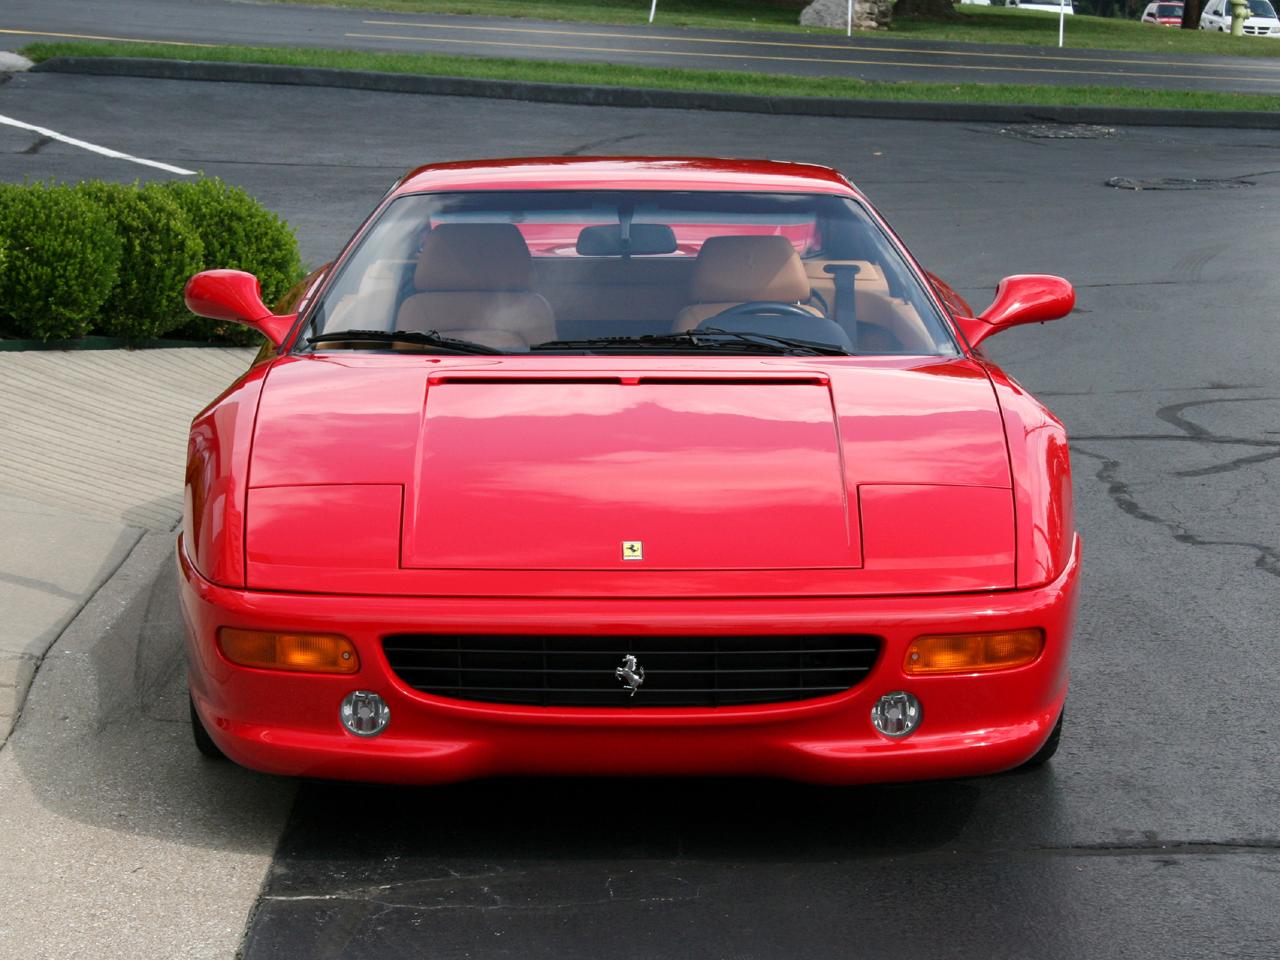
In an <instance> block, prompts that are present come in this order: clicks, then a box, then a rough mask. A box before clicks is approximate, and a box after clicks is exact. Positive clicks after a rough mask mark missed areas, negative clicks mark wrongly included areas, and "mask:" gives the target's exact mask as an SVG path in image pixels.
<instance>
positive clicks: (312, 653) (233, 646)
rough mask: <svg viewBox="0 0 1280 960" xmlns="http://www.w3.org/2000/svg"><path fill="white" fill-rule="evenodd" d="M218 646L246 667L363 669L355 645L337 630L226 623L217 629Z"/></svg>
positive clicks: (314, 670)
mask: <svg viewBox="0 0 1280 960" xmlns="http://www.w3.org/2000/svg"><path fill="white" fill-rule="evenodd" d="M218 646H219V647H220V648H221V649H222V652H223V654H224V655H225V656H226V658H227V659H228V660H230V661H231V662H232V663H238V664H240V665H241V666H243V667H260V668H262V669H264V670H305V671H308V672H310V673H355V672H356V671H357V670H359V669H360V658H359V657H358V656H357V655H356V648H355V647H354V646H353V645H352V643H351V641H350V640H348V639H347V638H346V637H340V636H338V635H337V634H336V633H278V632H275V631H270V630H236V629H233V628H231V627H223V628H222V629H220V630H219V631H218Z"/></svg>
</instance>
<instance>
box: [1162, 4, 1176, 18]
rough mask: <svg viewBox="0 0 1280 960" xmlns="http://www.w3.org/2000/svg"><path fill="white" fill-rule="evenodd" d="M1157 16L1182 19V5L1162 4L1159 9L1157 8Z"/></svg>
mask: <svg viewBox="0 0 1280 960" xmlns="http://www.w3.org/2000/svg"><path fill="white" fill-rule="evenodd" d="M1156 16H1157V17H1166V18H1173V17H1181V16H1182V4H1180V3H1162V4H1160V5H1159V6H1158V7H1156Z"/></svg>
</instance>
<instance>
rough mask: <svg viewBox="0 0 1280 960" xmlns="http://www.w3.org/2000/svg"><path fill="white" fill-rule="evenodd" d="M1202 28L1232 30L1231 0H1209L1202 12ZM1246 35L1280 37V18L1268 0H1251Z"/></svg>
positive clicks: (1225, 31) (1222, 30)
mask: <svg viewBox="0 0 1280 960" xmlns="http://www.w3.org/2000/svg"><path fill="white" fill-rule="evenodd" d="M1200 29H1201V30H1218V31H1220V32H1222V33H1230V32H1231V0H1209V2H1208V3H1207V4H1205V8H1204V10H1202V11H1201V12H1200ZM1244 32H1245V36H1250V37H1280V19H1278V18H1277V17H1276V11H1275V8H1274V7H1272V6H1271V4H1270V2H1268V0H1249V19H1247V20H1245V22H1244Z"/></svg>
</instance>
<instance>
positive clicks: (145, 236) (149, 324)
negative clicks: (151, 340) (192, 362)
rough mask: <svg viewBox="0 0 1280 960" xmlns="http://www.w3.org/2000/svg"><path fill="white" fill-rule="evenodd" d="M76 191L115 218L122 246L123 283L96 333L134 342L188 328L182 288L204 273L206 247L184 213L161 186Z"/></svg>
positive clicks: (88, 186)
mask: <svg viewBox="0 0 1280 960" xmlns="http://www.w3.org/2000/svg"><path fill="white" fill-rule="evenodd" d="M78 189H79V191H80V192H81V193H82V194H83V195H84V196H86V197H88V198H89V199H90V200H92V201H93V202H95V203H97V204H98V206H100V207H101V208H102V209H103V210H104V211H105V212H106V213H107V215H108V216H109V217H111V219H112V220H113V222H114V223H115V226H116V232H117V233H119V235H120V242H121V253H122V256H121V260H120V270H119V278H118V280H117V282H116V285H115V288H114V289H113V290H112V291H111V295H110V296H109V297H108V298H107V301H106V303H104V304H103V305H102V309H101V311H100V314H99V322H98V323H97V324H96V325H95V329H96V330H98V331H100V332H102V333H105V334H108V335H109V336H113V337H126V338H130V339H135V338H146V337H158V336H160V335H162V334H165V333H168V332H169V331H170V330H174V329H176V328H178V327H180V326H182V325H183V324H185V323H186V322H187V321H188V320H189V319H190V317H191V314H190V313H189V312H188V311H187V308H186V305H185V304H184V303H183V301H182V288H183V286H184V285H185V284H186V282H187V278H188V277H190V276H191V275H192V274H193V273H195V272H197V271H198V270H199V269H200V265H201V262H202V259H201V258H202V255H203V253H204V245H203V244H202V243H201V242H200V237H199V235H198V234H197V233H196V231H195V228H194V227H193V226H192V225H191V221H190V220H189V219H188V218H187V215H186V213H184V212H183V209H182V207H180V206H179V205H178V203H177V202H176V201H175V200H174V199H173V197H172V196H171V195H170V194H169V193H168V192H166V191H165V190H164V189H163V188H161V187H160V186H159V185H157V184H151V185H148V186H145V187H139V186H138V185H137V184H134V185H132V186H126V185H124V184H119V183H104V182H102V181H93V182H89V183H82V184H80V186H79V187H78Z"/></svg>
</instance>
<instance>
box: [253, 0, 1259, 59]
mask: <svg viewBox="0 0 1280 960" xmlns="http://www.w3.org/2000/svg"><path fill="white" fill-rule="evenodd" d="M269 2H274V3H306V4H311V5H314V4H317V3H319V4H323V5H325V6H331V7H351V8H355V9H378V10H386V11H390V12H394V13H416V14H432V13H448V14H464V15H471V16H479V17H527V18H531V19H535V20H566V21H578V22H587V23H621V24H644V23H646V22H647V21H648V18H649V5H648V3H646V2H645V0H269ZM956 10H957V12H958V13H959V14H960V16H959V17H958V18H956V19H955V20H954V21H940V20H913V19H905V18H899V19H897V20H895V21H894V24H893V27H892V28H891V29H890V30H889V31H888V32H884V33H875V32H870V31H868V32H862V33H859V34H858V40H859V41H860V42H869V43H892V42H893V41H894V40H895V39H899V38H910V39H913V40H955V41H959V42H963V43H1012V44H1023V45H1030V46H1037V47H1056V46H1057V45H1058V15H1057V14H1056V13H1045V12H1041V11H1035V10H1014V9H1005V8H1003V7H963V6H957V7H956ZM799 18H800V7H799V6H795V5H790V6H788V5H780V4H776V3H770V2H768V0H756V2H744V0H715V2H714V3H707V2H706V0H658V16H657V21H656V22H655V24H654V28H655V29H659V30H660V29H661V28H662V27H703V28H708V29H720V30H779V31H786V32H803V33H831V34H833V35H838V34H843V32H844V31H826V30H819V29H814V28H811V27H801V26H800V25H799V22H798V21H799ZM1066 37H1067V46H1068V47H1074V48H1077V49H1095V50H1133V51H1139V52H1144V53H1170V54H1199V55H1201V56H1243V57H1277V56H1280V41H1274V40H1269V39H1267V38H1265V37H1232V36H1229V35H1226V34H1221V33H1206V32H1203V31H1200V30H1173V29H1170V28H1168V27H1155V26H1151V25H1149V24H1143V23H1139V22H1138V21H1136V20H1118V19H1115V18H1110V17H1089V16H1084V15H1079V14H1078V15H1076V16H1073V17H1070V18H1068V19H1067V29H1066Z"/></svg>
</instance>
